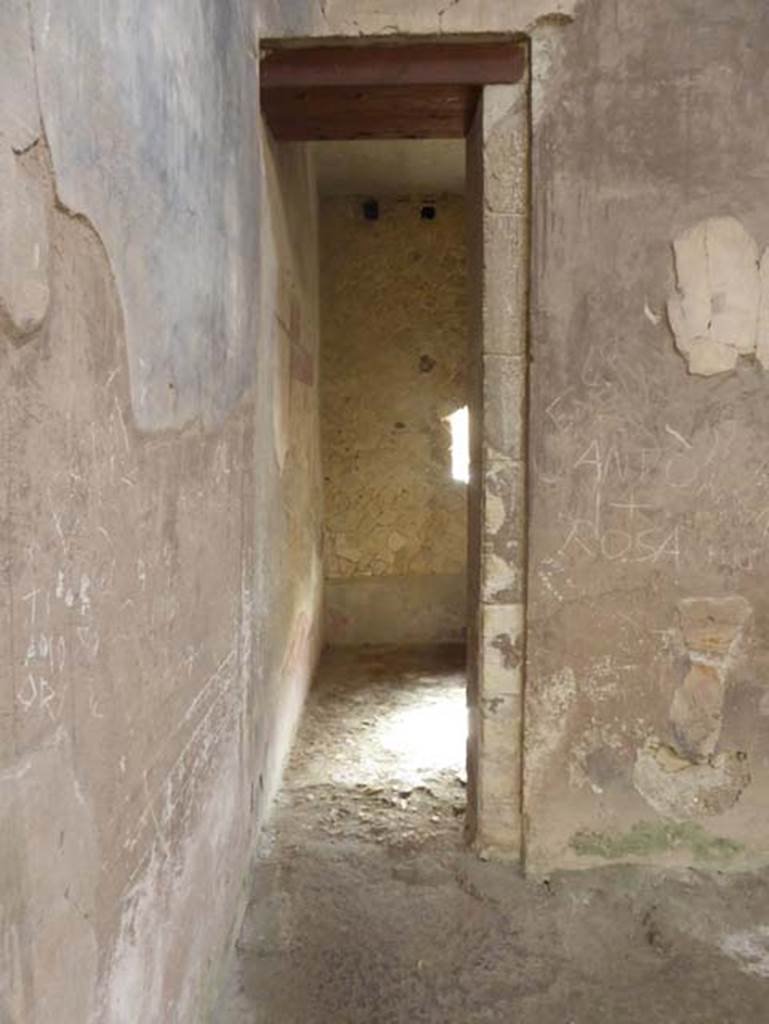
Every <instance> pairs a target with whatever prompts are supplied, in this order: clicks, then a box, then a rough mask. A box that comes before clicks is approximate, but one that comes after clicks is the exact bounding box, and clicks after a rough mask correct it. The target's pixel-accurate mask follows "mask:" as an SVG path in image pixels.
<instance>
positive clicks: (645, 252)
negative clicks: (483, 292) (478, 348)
mask: <svg viewBox="0 0 769 1024" xmlns="http://www.w3.org/2000/svg"><path fill="white" fill-rule="evenodd" d="M279 6H280V11H279V16H276V11H273V12H272V15H271V17H270V18H269V19H268V21H267V23H266V24H267V29H266V31H267V33H268V34H274V35H276V36H283V37H285V38H286V39H292V38H298V37H300V36H302V35H309V34H315V35H321V36H324V35H325V36H329V37H331V36H348V37H350V38H351V39H353V38H355V37H357V36H359V35H365V34H371V35H380V36H387V35H399V36H401V37H403V38H406V37H408V36H412V37H413V36H416V35H419V34H422V35H436V34H440V33H444V34H446V35H452V36H456V37H460V36H466V35H467V34H470V33H473V32H483V31H485V30H488V31H505V32H522V33H527V34H528V35H529V37H530V40H531V43H530V45H531V72H532V83H531V131H532V236H531V273H530V280H531V296H530V298H531V316H530V324H529V340H528V344H529V359H530V368H531V378H530V381H531V383H530V416H529V421H528V423H527V451H528V456H529V460H528V475H529V481H530V486H529V523H528V573H527V580H526V590H525V593H526V605H527V614H528V648H527V660H526V681H525V716H524V734H525V757H524V791H525V792H524V812H525V813H524V821H525V823H526V829H525V844H526V858H527V863H528V864H529V866H530V868H532V869H540V870H548V869H549V868H551V867H552V866H554V865H570V866H582V865H587V864H591V863H596V862H600V863H605V862H607V861H611V860H628V859H630V860H653V861H655V862H658V863H682V862H685V863H697V864H705V865H707V864H711V865H713V864H716V865H718V866H720V867H738V866H740V865H744V864H750V863H754V862H756V861H759V860H761V861H763V860H766V856H767V850H769V831H768V830H767V824H766V817H765V814H764V813H763V808H764V807H765V802H766V794H767V787H769V775H768V773H767V764H768V763H769V757H768V751H769V731H768V729H767V722H769V718H768V717H767V711H768V710H769V695H767V690H766V679H767V667H768V666H769V647H768V646H767V641H766V636H767V625H768V617H769V605H767V598H766V592H765V591H766V588H765V586H764V581H765V579H766V574H767V569H768V568H769V564H768V562H769V555H768V552H767V534H766V529H765V525H766V524H765V509H766V506H767V493H766V473H765V463H766V459H765V448H766V443H765V440H766V434H767V421H766V410H767V407H768V406H767V401H766V398H767V388H768V387H769V379H768V378H767V375H766V370H765V368H764V367H765V365H766V363H767V361H768V360H767V351H769V342H768V341H767V337H769V334H768V333H767V323H769V319H768V318H767V315H766V310H767V309H769V300H768V299H767V291H768V290H769V286H768V285H767V282H768V281H769V258H767V257H765V255H764V253H765V250H766V247H767V243H769V214H768V213H767V208H766V203H765V189H764V187H763V182H764V181H765V178H766V173H767V161H768V159H769V158H768V156H767V141H766V133H765V132H764V131H763V128H762V126H763V125H765V124H766V123H767V113H769V110H767V105H768V104H769V88H767V85H768V83H767V69H766V64H765V61H764V60H763V55H764V53H765V52H766V48H767V45H769V12H767V9H766V5H765V4H764V3H763V2H761V0H738V2H736V3H733V4H729V5H724V4H723V3H720V2H719V0H704V2H694V0H681V2H678V3H675V4H670V3H666V2H663V0H650V2H648V3H644V4H637V3H634V2H632V0H573V2H568V3H562V2H558V0H541V2H540V0H531V2H529V0H522V2H521V3H507V2H505V3H499V4H490V3H482V2H478V0H476V2H473V0H460V2H459V3H456V4H450V5H447V4H444V3H442V2H438V0H436V2H435V3H425V4H404V3H400V2H399V0H393V2H391V3H384V4H383V3H379V2H377V3H375V4H373V3H372V4H371V5H367V4H365V3H363V4H360V3H356V4H350V3H343V2H342V0H338V2H334V0H331V2H327V3H320V2H319V3H317V4H316V5H314V6H313V5H309V6H306V5H302V6H301V8H300V7H298V6H297V7H296V8H294V7H292V5H291V4H288V5H286V4H281V5H279ZM693 622H695V623H700V625H699V627H696V628H695V626H693V625H692V623H693ZM705 622H706V623H709V624H710V625H709V626H708V627H707V629H706V628H705V627H704V626H703V625H702V623H705ZM708 630H710V632H709V633H708ZM705 634H707V635H705Z"/></svg>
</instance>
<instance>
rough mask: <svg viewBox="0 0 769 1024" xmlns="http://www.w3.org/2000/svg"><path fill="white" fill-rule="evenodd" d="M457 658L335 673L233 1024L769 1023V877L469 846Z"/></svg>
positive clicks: (340, 668)
mask: <svg viewBox="0 0 769 1024" xmlns="http://www.w3.org/2000/svg"><path fill="white" fill-rule="evenodd" d="M464 720H465V719H464V678H463V672H462V656H461V652H457V651H456V650H452V649H444V650H430V651H425V650H412V651H387V650H380V649H366V650H361V651H336V652H332V653H330V654H327V655H326V656H325V658H324V661H323V664H322V666H321V670H320V674H319V679H318V682H317V684H316V686H315V688H314V690H313V693H312V695H311V699H310V702H309V705H308V708H307V712H306V715H305V719H304V723H303V726H302V730H301V732H300V736H299V739H298V742H297V746H296V748H295V752H294V756H293V759H292V762H291V765H290V768H289V772H288V775H287V778H286V782H285V785H284V788H283V792H282V794H281V796H280V799H279V801H278V805H277V807H276V809H275V813H274V815H273V824H272V827H271V829H270V830H269V832H268V833H267V834H266V835H265V837H264V844H263V849H262V853H261V857H260V860H259V863H258V865H257V870H256V872H255V876H254V878H253V884H252V894H251V900H250V903H249V906H248V910H247V913H246V918H245V922H244V926H243V931H242V934H241V937H240V940H239V943H238V949H237V956H236V963H235V964H234V968H233V971H232V974H231V978H230V981H229V985H228V988H227V991H226V993H225V995H224V998H223V1000H222V1004H221V1006H220V1009H219V1012H218V1016H217V1019H216V1024H419V1022H429V1024H482V1022H483V1024H486V1022H495V1024H496V1022H499V1024H535V1022H536V1024H603V1022H606V1024H636V1022H638V1024H641V1022H643V1024H653V1022H665V1024H678V1022H681V1024H683V1022H686V1024H698V1022H699V1024H716V1022H718V1024H762V1022H768V1024H769V875H749V876H747V875H742V876H733V875H732V876H725V875H719V874H705V873H702V872H695V871H681V872H676V873H675V874H671V873H669V872H668V873H666V874H662V873H658V872H653V871H649V870H642V869H638V868H605V869H603V870H600V871H585V872H580V873H570V874H560V875H555V876H553V877H551V878H550V879H548V880H547V881H543V880H541V879H540V880H531V879H523V878H521V877H520V875H519V874H518V873H517V872H516V870H515V869H514V868H513V867H512V866H504V865H497V864H490V863H483V862H481V861H479V860H478V859H477V858H476V857H474V856H472V855H471V854H469V853H467V852H466V851H464V850H463V847H462V828H463V811H464V804H465V788H464V775H463V772H464V768H463V765H464Z"/></svg>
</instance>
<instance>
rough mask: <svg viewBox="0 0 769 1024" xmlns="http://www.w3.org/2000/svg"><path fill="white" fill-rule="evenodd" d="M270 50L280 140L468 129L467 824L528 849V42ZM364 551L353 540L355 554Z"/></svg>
mask: <svg viewBox="0 0 769 1024" xmlns="http://www.w3.org/2000/svg"><path fill="white" fill-rule="evenodd" d="M264 50H265V53H264V56H263V59H262V107H263V111H264V113H265V116H266V119H267V121H268V123H269V125H270V128H271V129H272V131H273V133H274V135H275V137H276V139H277V140H278V141H287V142H290V141H310V140H313V141H316V142H317V141H323V140H327V141H328V140H359V141H360V140H373V139H436V140H439V139H462V140H465V149H466V168H467V187H466V200H465V211H466V219H467V224H468V229H467V239H468V246H467V251H468V257H469V259H468V265H469V281H470V309H469V322H470V331H469V333H470V345H469V349H468V358H467V364H466V366H465V368H464V371H465V372H464V375H463V377H464V387H465V388H466V395H467V401H466V405H462V404H457V406H456V408H452V409H449V410H448V411H447V412H446V413H445V415H446V418H447V423H446V429H447V430H448V432H449V433H450V434H451V433H452V432H453V435H454V436H453V437H452V442H453V444H452V447H453V449H454V460H453V462H452V465H453V466H454V468H455V469H456V473H457V475H458V476H460V477H461V476H462V475H463V470H462V467H461V461H462V456H461V454H460V450H461V447H462V444H463V443H464V442H463V438H462V425H463V422H466V423H467V424H468V426H469V443H468V451H469V471H467V470H466V469H465V470H464V473H465V474H466V475H467V476H468V482H467V485H466V486H467V492H468V499H469V500H468V503H467V537H466V552H467V557H466V566H467V581H466V587H463V589H464V591H465V594H466V602H467V603H466V623H467V707H468V744H467V780H468V806H467V835H468V839H469V840H470V842H471V843H472V844H473V845H474V846H475V847H476V848H478V849H479V850H482V851H486V852H494V853H496V854H500V855H505V856H510V857H522V856H523V847H524V837H523V830H522V813H521V804H522V784H523V765H522V750H523V689H524V674H525V637H526V629H525V605H526V490H527V485H526V473H527V460H526V426H525V425H526V396H527V350H528V337H527V334H528V307H527V302H528V279H529V273H528V251H529V177H530V175H529V148H530V147H529V123H530V117H529V74H528V54H527V50H526V45H525V43H524V42H522V41H518V40H514V39H513V40H511V39H504V40H494V41H490V42H487V43H472V44H468V43H461V42H451V43H440V44H438V43H429V42H425V43H408V44H403V45H394V44H393V43H392V42H391V41H386V42H385V41H373V40H367V41H366V44H365V45H357V46H344V47H340V46H317V45H308V46H292V47H291V48H285V49H281V48H278V47H273V46H271V45H270V44H269V43H266V44H265V47H264ZM423 198H425V199H428V198H429V197H423ZM368 201H369V202H370V203H371V204H372V205H370V207H369V208H368V210H366V209H365V200H364V201H363V203H362V204H361V207H360V210H359V211H355V213H356V215H358V214H359V215H360V216H361V217H362V218H364V219H365V218H367V217H370V218H371V219H373V220H376V219H377V218H378V217H379V216H380V213H381V209H380V208H379V206H378V203H377V200H376V197H373V196H372V197H369V200H368ZM412 201H413V197H412ZM422 207H424V211H422V209H421V208H420V217H421V216H422V213H423V212H424V216H425V219H426V220H430V218H431V217H432V218H433V219H434V218H435V217H436V215H438V216H439V215H440V210H439V208H438V205H437V203H434V202H429V201H424V202H423V203H422ZM371 314H372V315H376V314H375V311H371ZM420 356H424V357H425V359H424V361H423V362H422V366H423V367H424V370H423V371H422V372H424V373H426V374H429V373H431V372H432V371H433V369H434V363H432V361H433V360H434V359H435V357H434V355H432V354H431V353H430V352H429V351H425V352H423V353H420ZM465 408H466V409H467V412H466V413H465V412H464V409H465ZM390 419H391V420H392V430H394V431H396V432H397V431H402V430H405V429H407V428H408V424H407V420H406V419H405V418H403V417H401V416H400V415H396V416H394V417H390ZM401 423H402V424H404V426H403V427H401V426H398V424H401ZM388 429H389V427H388ZM455 483H461V485H462V486H463V487H464V486H465V484H464V482H463V481H460V480H456V481H455ZM391 534H395V535H396V536H395V540H394V541H390V535H391ZM409 540H410V538H409V537H407V536H405V535H403V533H402V531H401V532H400V534H399V531H397V530H393V531H390V533H389V534H388V543H392V544H394V545H395V550H394V551H393V552H392V554H393V557H394V558H397V555H398V551H399V550H400V551H403V550H404V549H408V548H409ZM388 550H389V549H388ZM357 552H358V549H357V548H356V547H354V546H353V548H352V553H353V554H354V555H355V558H357V557H358V554H357ZM337 553H338V552H335V555H336V554H337ZM341 557H344V556H343V555H341ZM355 558H353V559H352V561H353V562H354V561H355ZM340 564H341V563H340ZM397 603H398V602H397V600H396V604H397ZM408 618H409V616H408V615H407V616H405V619H408Z"/></svg>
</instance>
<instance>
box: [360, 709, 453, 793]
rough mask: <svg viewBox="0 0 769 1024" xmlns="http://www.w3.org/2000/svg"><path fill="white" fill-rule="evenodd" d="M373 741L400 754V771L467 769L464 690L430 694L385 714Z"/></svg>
mask: <svg viewBox="0 0 769 1024" xmlns="http://www.w3.org/2000/svg"><path fill="white" fill-rule="evenodd" d="M372 740H373V742H375V743H378V744H379V745H380V746H381V747H382V748H383V749H384V750H386V751H388V752H389V753H391V754H393V755H395V756H396V757H397V758H398V762H399V769H400V773H401V774H403V775H404V776H405V775H409V774H412V773H413V774H414V775H420V774H422V773H424V772H436V771H453V772H456V773H457V774H458V775H459V774H462V773H463V772H464V762H465V745H466V742H467V708H466V706H465V696H464V693H463V692H462V690H454V691H449V692H442V693H440V694H438V695H437V696H435V697H433V696H431V695H428V694H426V695H425V696H424V698H423V700H422V701H421V702H420V703H417V704H414V705H411V706H408V707H405V708H394V709H393V710H391V711H389V712H387V713H386V714H383V715H381V717H380V718H379V719H378V721H377V724H376V730H375V735H374V736H373V737H372Z"/></svg>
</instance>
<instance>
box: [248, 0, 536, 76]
mask: <svg viewBox="0 0 769 1024" xmlns="http://www.w3.org/2000/svg"><path fill="white" fill-rule="evenodd" d="M414 3H419V0H414ZM525 63H526V58H525V54H524V50H523V46H522V44H521V43H519V42H514V41H512V40H510V41H503V42H490V43H404V44H402V45H400V46H397V45H392V44H381V43H378V44H372V45H370V46H313V47H307V48H305V47H302V48H299V49H288V48H287V49H277V50H272V51H270V52H269V53H267V54H266V55H265V56H264V57H263V58H262V61H261V75H262V88H263V89H266V90H269V89H273V88H286V87H290V88H312V87H316V86H334V85H336V86H360V87H362V88H369V87H372V86H379V85H382V86H386V85H475V86H478V85H495V84H497V85H500V84H506V83H508V84H509V83H513V82H518V81H520V79H521V76H522V75H523V72H524V68H525Z"/></svg>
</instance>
